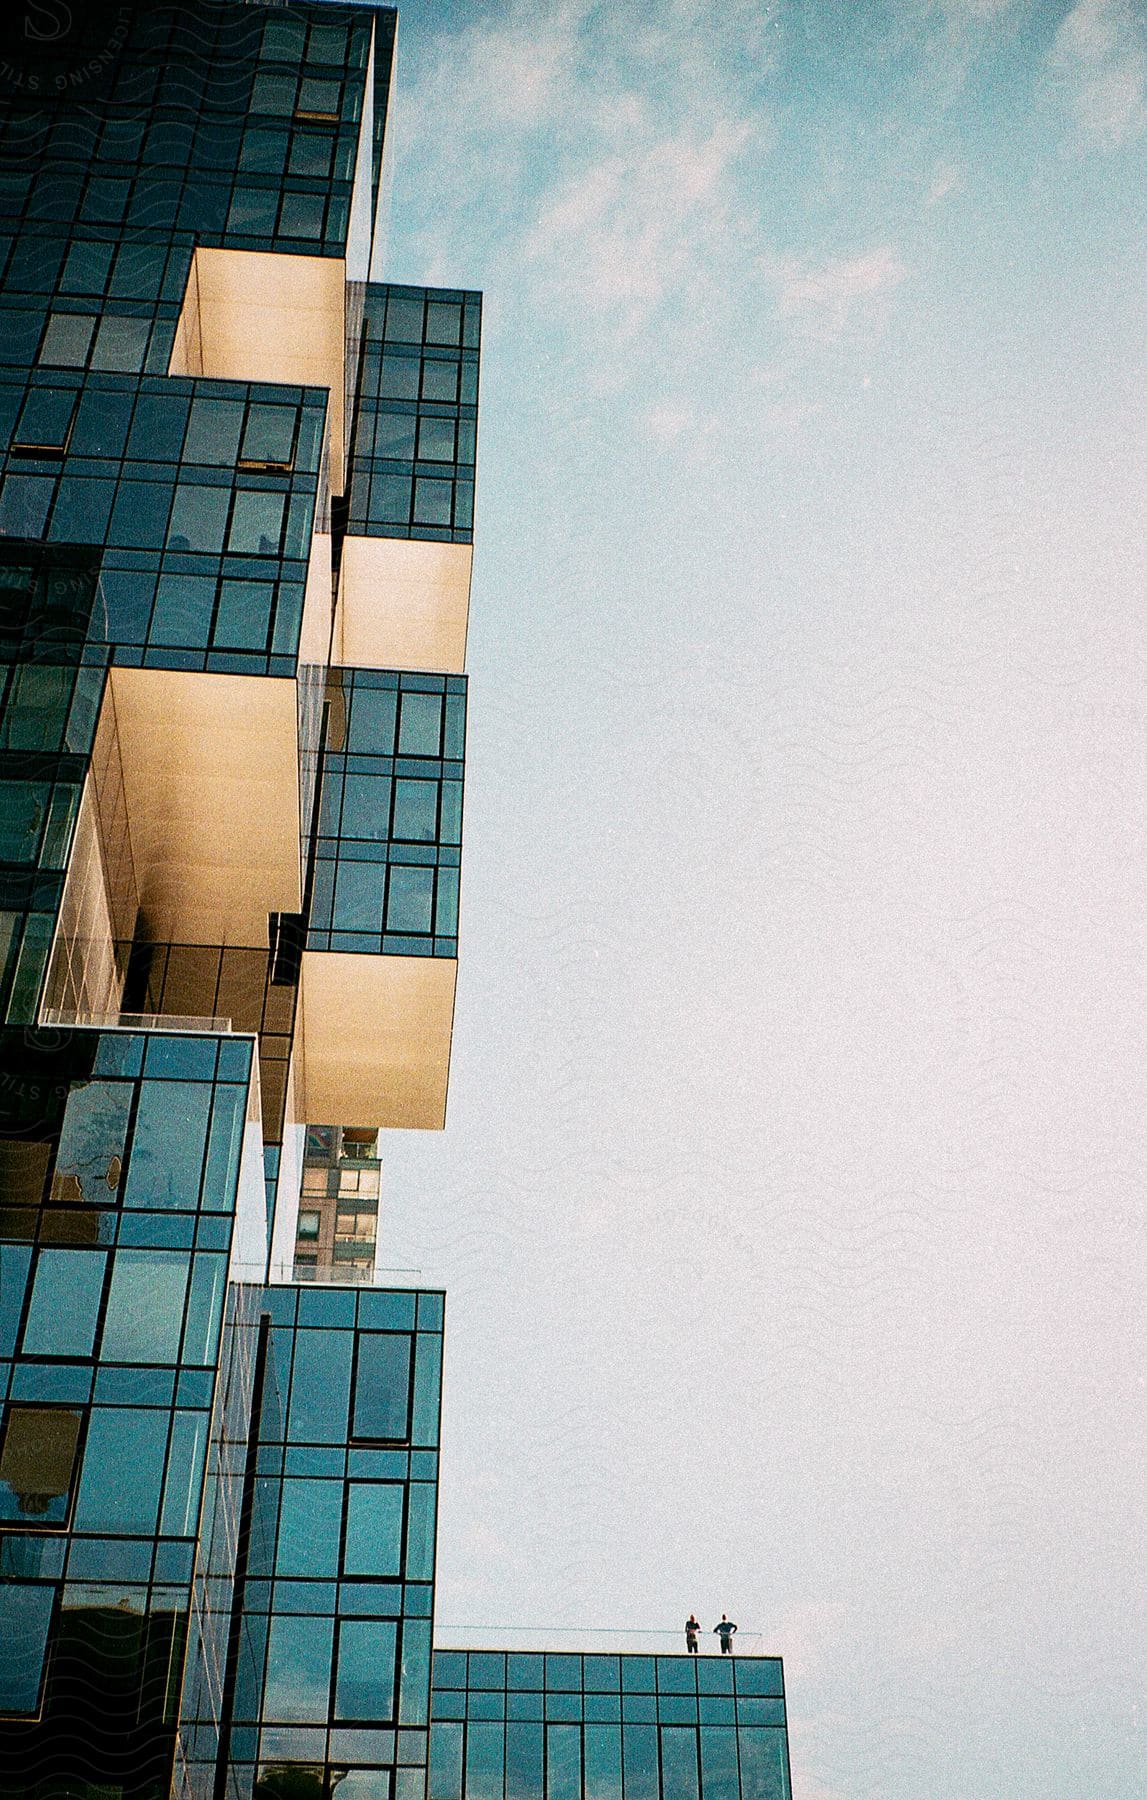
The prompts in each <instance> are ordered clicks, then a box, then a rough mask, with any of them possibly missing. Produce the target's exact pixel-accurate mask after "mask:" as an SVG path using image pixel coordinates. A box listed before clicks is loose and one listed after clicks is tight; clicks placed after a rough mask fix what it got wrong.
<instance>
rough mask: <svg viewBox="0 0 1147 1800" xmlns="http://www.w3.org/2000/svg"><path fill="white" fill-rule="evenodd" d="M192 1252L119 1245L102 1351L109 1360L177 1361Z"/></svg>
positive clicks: (140, 1361) (137, 1361)
mask: <svg viewBox="0 0 1147 1800" xmlns="http://www.w3.org/2000/svg"><path fill="white" fill-rule="evenodd" d="M190 1261H191V1259H190V1257H189V1256H187V1255H185V1254H181V1253H180V1252H179V1251H175V1250H117V1252H116V1258H115V1267H114V1268H113V1270H112V1284H111V1292H110V1294H109V1295H108V1312H107V1319H106V1321H105V1323H104V1335H103V1342H102V1344H101V1346H100V1355H101V1357H102V1359H103V1360H104V1361H105V1362H126V1363H176V1362H178V1361H179V1339H180V1335H181V1333H182V1330H183V1301H184V1296H185V1294H186V1292H187V1273H188V1268H189V1266H190Z"/></svg>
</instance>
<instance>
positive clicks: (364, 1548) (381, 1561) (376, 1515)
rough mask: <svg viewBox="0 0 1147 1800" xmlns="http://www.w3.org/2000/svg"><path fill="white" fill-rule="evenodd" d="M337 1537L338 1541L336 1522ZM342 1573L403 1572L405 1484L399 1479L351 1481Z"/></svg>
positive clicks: (399, 1573) (410, 1577) (382, 1573)
mask: <svg viewBox="0 0 1147 1800" xmlns="http://www.w3.org/2000/svg"><path fill="white" fill-rule="evenodd" d="M335 1538H336V1542H337V1526H336V1528H335ZM343 1573H344V1575H401V1574H402V1488H401V1486H399V1485H398V1483H396V1482H383V1481H369V1482H368V1481H352V1482H351V1483H350V1486H349V1488H348V1490H347V1513H346V1553H345V1557H344V1562H343ZM407 1576H408V1579H410V1580H421V1579H423V1578H422V1577H421V1576H412V1575H411V1574H410V1571H409V1570H408V1571H407ZM426 1579H427V1580H428V1579H429V1577H426Z"/></svg>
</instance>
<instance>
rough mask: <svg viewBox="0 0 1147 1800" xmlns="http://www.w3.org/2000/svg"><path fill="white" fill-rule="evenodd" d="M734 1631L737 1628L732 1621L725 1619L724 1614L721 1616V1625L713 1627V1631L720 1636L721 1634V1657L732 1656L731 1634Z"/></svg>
mask: <svg viewBox="0 0 1147 1800" xmlns="http://www.w3.org/2000/svg"><path fill="white" fill-rule="evenodd" d="M736 1629H737V1627H736V1626H735V1625H734V1623H733V1621H732V1619H730V1618H727V1617H726V1615H725V1614H724V1613H722V1614H721V1623H720V1624H719V1625H714V1627H713V1630H714V1631H717V1632H720V1634H721V1655H722V1656H732V1654H733V1633H734V1632H735V1631H736Z"/></svg>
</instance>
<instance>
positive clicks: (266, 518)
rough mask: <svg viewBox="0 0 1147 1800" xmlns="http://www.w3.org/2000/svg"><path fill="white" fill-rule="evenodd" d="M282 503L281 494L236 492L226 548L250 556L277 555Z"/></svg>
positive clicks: (281, 530)
mask: <svg viewBox="0 0 1147 1800" xmlns="http://www.w3.org/2000/svg"><path fill="white" fill-rule="evenodd" d="M284 503H285V501H284V496H283V495H282V494H264V493H248V492H245V491H240V492H238V493H237V494H236V495H235V507H234V511H233V512H232V515H231V530H230V533H229V535H228V539H227V548H228V549H229V550H235V551H239V552H246V553H248V554H250V555H252V556H277V555H278V553H279V539H280V538H281V536H282V533H283V506H284Z"/></svg>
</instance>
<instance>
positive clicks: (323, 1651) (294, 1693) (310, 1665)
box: [263, 1617, 334, 1723]
mask: <svg viewBox="0 0 1147 1800" xmlns="http://www.w3.org/2000/svg"><path fill="white" fill-rule="evenodd" d="M333 1644H334V1620H333V1619H294V1618H283V1617H279V1618H273V1619H272V1620H271V1630H270V1635H269V1637H268V1640H267V1679H266V1685H265V1688H264V1695H263V1717H264V1719H265V1720H267V1721H269V1722H271V1723H275V1722H278V1721H287V1722H293V1721H306V1720H308V1719H314V1720H322V1721H323V1723H325V1722H326V1718H327V1710H328V1707H329V1705H330V1683H331V1650H332V1647H333Z"/></svg>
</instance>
